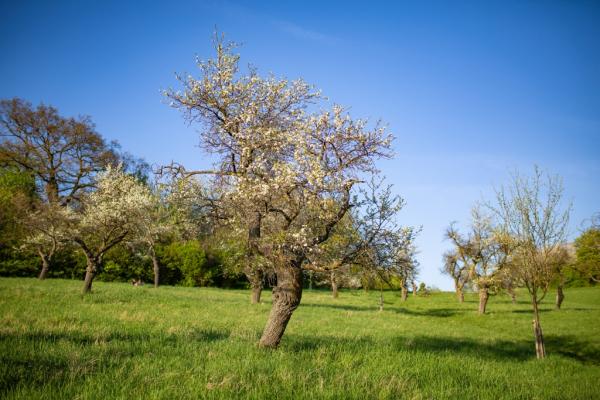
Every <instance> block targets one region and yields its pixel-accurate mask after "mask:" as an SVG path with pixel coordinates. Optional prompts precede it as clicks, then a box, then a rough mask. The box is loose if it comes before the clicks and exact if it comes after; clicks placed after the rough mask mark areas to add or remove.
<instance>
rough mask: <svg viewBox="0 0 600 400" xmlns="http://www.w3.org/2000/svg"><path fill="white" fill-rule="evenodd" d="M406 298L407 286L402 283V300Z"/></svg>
mask: <svg viewBox="0 0 600 400" xmlns="http://www.w3.org/2000/svg"><path fill="white" fill-rule="evenodd" d="M407 298H408V288H407V287H406V285H402V301H406V299H407Z"/></svg>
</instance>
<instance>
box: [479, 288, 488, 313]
mask: <svg viewBox="0 0 600 400" xmlns="http://www.w3.org/2000/svg"><path fill="white" fill-rule="evenodd" d="M488 298H489V291H488V287H487V286H483V287H480V288H479V315H483V314H485V308H486V307H487V302H488Z"/></svg>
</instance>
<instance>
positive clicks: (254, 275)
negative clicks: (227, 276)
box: [244, 266, 265, 304]
mask: <svg viewBox="0 0 600 400" xmlns="http://www.w3.org/2000/svg"><path fill="white" fill-rule="evenodd" d="M244 273H245V274H246V278H248V282H250V288H251V293H250V303H251V304H258V303H260V295H261V294H262V290H263V287H264V280H265V273H264V272H263V270H261V269H258V268H256V269H253V268H252V267H250V266H247V267H246V269H245V270H244Z"/></svg>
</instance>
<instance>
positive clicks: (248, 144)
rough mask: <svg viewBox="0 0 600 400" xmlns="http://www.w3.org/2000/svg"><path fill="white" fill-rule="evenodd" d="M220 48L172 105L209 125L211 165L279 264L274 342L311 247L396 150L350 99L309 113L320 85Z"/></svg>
mask: <svg viewBox="0 0 600 400" xmlns="http://www.w3.org/2000/svg"><path fill="white" fill-rule="evenodd" d="M215 47H216V53H217V54H216V57H215V58H214V59H212V60H208V61H206V62H198V66H199V69H200V77H199V78H194V77H192V76H186V77H180V81H181V83H182V85H183V90H182V91H176V90H169V91H167V92H166V95H167V96H168V98H170V99H171V102H172V105H173V106H174V107H177V108H179V109H181V110H182V111H184V113H185V115H186V117H187V118H188V119H189V120H190V121H199V122H201V123H202V125H203V128H204V129H203V130H202V131H201V143H202V146H203V147H204V149H206V150H207V151H209V152H210V153H212V154H213V155H215V156H216V157H218V159H219V161H218V164H217V165H216V166H215V168H213V169H209V170H203V171H194V172H189V173H196V174H211V175H213V176H215V177H217V179H219V180H220V181H221V183H222V185H223V187H225V188H226V190H224V192H225V193H226V197H227V203H228V204H230V205H232V207H231V208H230V210H229V211H230V214H231V218H230V219H231V220H234V221H235V222H236V224H239V225H240V226H245V227H246V229H245V231H246V232H249V235H250V236H251V237H252V239H251V240H252V241H253V242H254V243H256V249H257V251H258V252H260V254H261V255H263V256H264V257H265V258H267V259H268V260H269V262H270V263H271V264H272V265H273V267H274V271H275V274H276V276H277V286H276V287H275V288H274V289H273V306H272V309H271V313H270V315H269V319H268V322H267V324H266V326H265V329H264V331H263V334H262V337H261V339H260V345H261V346H263V347H277V346H278V344H279V342H280V340H281V337H282V336H283V333H284V331H285V328H286V326H287V324H288V322H289V320H290V318H291V316H292V313H293V312H294V310H296V308H297V307H298V305H299V304H300V301H301V297H302V279H303V268H304V266H305V265H306V262H307V257H308V256H309V255H311V254H312V253H313V252H314V251H316V250H317V249H318V247H319V246H320V245H321V244H322V243H324V242H326V241H327V240H328V239H329V238H330V236H331V234H332V233H333V230H334V228H335V226H336V225H337V224H338V222H339V221H340V220H342V218H344V216H345V215H346V213H347V212H348V211H349V210H350V208H351V207H352V206H353V191H354V190H355V187H356V186H357V185H358V184H359V183H360V182H361V181H362V176H364V174H366V173H371V172H372V173H375V172H376V169H375V164H374V162H375V160H376V159H378V158H381V157H388V156H390V150H389V145H390V141H391V137H390V136H389V135H388V134H387V133H386V130H385V129H384V128H383V127H381V126H380V125H375V126H374V127H372V128H368V127H367V123H366V122H365V121H362V120H353V119H351V118H350V117H349V116H348V115H347V113H346V112H345V111H344V109H343V108H341V107H339V106H334V107H333V109H332V110H331V111H324V112H314V113H309V112H308V111H307V107H308V106H309V105H310V104H311V103H314V102H316V101H318V100H319V98H320V97H319V94H318V92H316V91H315V90H313V89H312V87H310V86H309V85H307V84H306V83H305V82H303V81H301V80H296V81H292V82H290V81H287V80H285V79H282V80H278V79H276V78H274V77H272V76H271V77H268V78H263V77H260V76H259V75H258V74H257V72H256V71H255V70H254V69H250V70H249V71H248V73H247V74H246V75H245V76H244V75H242V74H241V73H240V71H239V67H238V65H239V64H238V61H239V56H238V55H236V54H234V53H233V46H232V45H229V44H225V43H223V41H222V40H221V39H219V38H217V39H216V40H215Z"/></svg>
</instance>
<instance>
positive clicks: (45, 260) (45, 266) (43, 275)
mask: <svg viewBox="0 0 600 400" xmlns="http://www.w3.org/2000/svg"><path fill="white" fill-rule="evenodd" d="M40 258H41V259H42V270H41V271H40V275H39V276H38V279H40V280H42V281H43V280H44V279H46V277H47V276H48V270H49V269H50V262H49V260H48V257H46V255H45V254H43V253H41V252H40Z"/></svg>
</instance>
